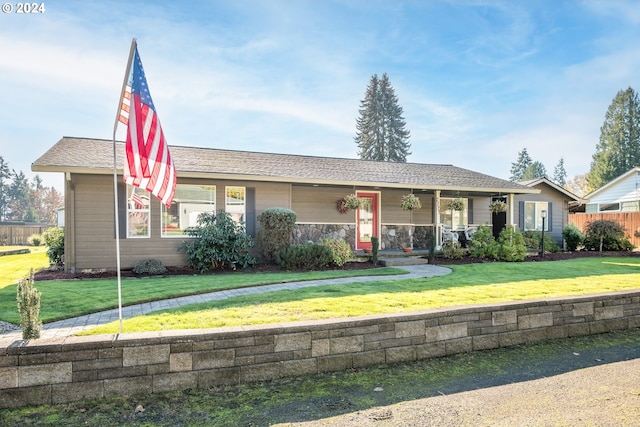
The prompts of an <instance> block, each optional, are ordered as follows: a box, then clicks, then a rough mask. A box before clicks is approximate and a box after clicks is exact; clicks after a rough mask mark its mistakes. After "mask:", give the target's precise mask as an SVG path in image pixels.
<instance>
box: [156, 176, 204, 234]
mask: <svg viewBox="0 0 640 427" xmlns="http://www.w3.org/2000/svg"><path fill="white" fill-rule="evenodd" d="M215 211H216V187H215V185H190V184H178V185H177V186H176V193H175V195H174V196H173V202H172V203H171V206H169V207H166V206H163V207H162V237H183V236H184V230H186V229H187V228H189V227H195V226H197V225H198V215H200V214H201V213H203V212H215Z"/></svg>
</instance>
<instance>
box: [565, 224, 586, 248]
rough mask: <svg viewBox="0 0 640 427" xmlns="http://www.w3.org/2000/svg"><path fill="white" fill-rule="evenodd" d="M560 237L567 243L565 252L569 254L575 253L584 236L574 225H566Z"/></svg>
mask: <svg viewBox="0 0 640 427" xmlns="http://www.w3.org/2000/svg"><path fill="white" fill-rule="evenodd" d="M562 237H563V238H564V241H565V242H566V243H567V250H568V251H570V252H573V251H575V250H576V249H578V247H580V246H581V245H582V244H583V243H584V234H583V233H582V231H580V229H579V228H578V226H576V225H575V224H568V225H567V226H566V227H564V229H563V230H562Z"/></svg>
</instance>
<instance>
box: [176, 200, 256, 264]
mask: <svg viewBox="0 0 640 427" xmlns="http://www.w3.org/2000/svg"><path fill="white" fill-rule="evenodd" d="M185 233H186V234H187V235H189V236H191V237H194V238H195V239H194V240H190V241H184V242H182V244H181V245H180V249H179V250H182V251H184V252H186V254H187V259H188V262H189V266H190V267H191V268H193V269H195V270H198V271H199V272H201V273H204V272H207V271H209V270H224V269H232V270H236V269H237V268H239V267H240V268H248V267H251V266H253V265H255V264H256V259H255V258H254V257H252V256H251V255H250V254H249V248H250V247H252V246H253V241H252V240H251V237H249V236H248V235H247V233H246V231H245V229H244V227H243V226H241V225H239V224H236V223H235V222H234V221H233V219H232V218H231V215H229V214H228V213H227V212H223V211H220V212H219V213H217V214H216V213H214V212H205V213H201V214H200V215H199V216H198V225H197V226H196V227H190V228H188V229H187V230H186V231H185Z"/></svg>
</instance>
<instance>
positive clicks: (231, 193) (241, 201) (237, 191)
mask: <svg viewBox="0 0 640 427" xmlns="http://www.w3.org/2000/svg"><path fill="white" fill-rule="evenodd" d="M245 193H246V189H245V187H226V188H225V201H224V203H225V206H224V208H225V211H226V212H227V213H228V214H230V215H231V218H233V220H234V221H235V222H236V224H240V225H243V224H244V222H245V217H244V216H245V213H246V207H247V206H246V203H245Z"/></svg>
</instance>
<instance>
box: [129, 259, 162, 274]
mask: <svg viewBox="0 0 640 427" xmlns="http://www.w3.org/2000/svg"><path fill="white" fill-rule="evenodd" d="M132 271H133V272H134V273H136V274H140V275H143V274H146V275H149V276H157V275H160V274H164V273H166V272H167V268H166V267H165V266H164V264H163V263H162V261H160V260H158V259H141V260H138V261H136V262H135V263H134V264H133V269H132Z"/></svg>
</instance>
